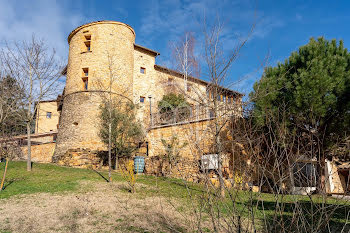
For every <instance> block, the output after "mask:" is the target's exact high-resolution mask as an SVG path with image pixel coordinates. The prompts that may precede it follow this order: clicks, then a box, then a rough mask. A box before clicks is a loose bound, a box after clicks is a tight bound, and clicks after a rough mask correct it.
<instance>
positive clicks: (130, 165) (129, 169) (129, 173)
mask: <svg viewBox="0 0 350 233" xmlns="http://www.w3.org/2000/svg"><path fill="white" fill-rule="evenodd" d="M120 171H121V173H122V175H123V177H124V179H125V180H126V182H128V184H129V186H130V192H132V193H135V192H136V180H137V174H136V173H135V171H134V161H132V160H129V161H127V163H126V164H124V166H121V169H120Z"/></svg>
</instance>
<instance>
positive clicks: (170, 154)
mask: <svg viewBox="0 0 350 233" xmlns="http://www.w3.org/2000/svg"><path fill="white" fill-rule="evenodd" d="M161 141H162V144H163V147H164V150H165V155H164V156H165V158H166V160H167V161H168V162H169V175H170V176H171V173H172V168H173V166H175V164H176V163H177V161H178V160H179V159H180V151H181V150H182V149H183V148H184V147H186V146H187V145H188V143H187V142H183V143H180V140H179V139H178V137H177V136H176V135H172V136H171V138H170V140H169V141H167V140H165V139H164V138H162V139H161Z"/></svg>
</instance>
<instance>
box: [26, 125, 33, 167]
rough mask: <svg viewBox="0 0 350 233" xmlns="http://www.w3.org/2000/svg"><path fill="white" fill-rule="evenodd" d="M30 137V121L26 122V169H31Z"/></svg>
mask: <svg viewBox="0 0 350 233" xmlns="http://www.w3.org/2000/svg"><path fill="white" fill-rule="evenodd" d="M31 144H32V143H31V139H30V122H29V121H28V122H27V152H28V153H27V171H31V170H32V151H31V146H32V145H31Z"/></svg>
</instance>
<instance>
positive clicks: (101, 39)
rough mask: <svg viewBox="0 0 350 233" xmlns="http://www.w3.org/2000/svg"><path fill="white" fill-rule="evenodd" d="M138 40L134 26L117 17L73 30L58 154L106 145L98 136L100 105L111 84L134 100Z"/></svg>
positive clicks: (56, 152) (69, 41)
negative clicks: (136, 45) (69, 150)
mask: <svg viewBox="0 0 350 233" xmlns="http://www.w3.org/2000/svg"><path fill="white" fill-rule="evenodd" d="M86 38H89V39H86ZM86 42H89V43H90V50H87V47H86ZM134 42H135V32H134V30H133V29H132V28H131V27H130V26H128V25H126V24H123V23H120V22H114V21H100V22H93V23H89V24H85V25H82V26H80V27H78V28H77V29H75V30H74V31H73V32H71V34H70V35H69V37H68V43H69V56H68V65H67V79H66V86H65V90H64V96H63V107H62V112H61V117H60V125H59V130H58V136H57V147H56V150H55V157H60V156H62V155H63V154H64V153H66V151H68V149H77V148H90V149H92V150H97V149H99V150H100V149H102V148H103V146H104V145H103V143H102V142H101V140H100V138H99V136H98V132H99V113H100V105H101V103H102V102H103V101H102V100H103V98H105V97H106V98H107V96H106V95H107V92H106V91H109V90H110V87H111V91H112V93H115V95H116V96H119V97H120V98H121V101H124V102H126V101H132V98H133V69H134ZM86 70H87V71H86ZM84 80H85V81H86V80H88V82H87V83H88V87H87V89H86V88H85V86H84ZM110 81H112V84H111V85H110Z"/></svg>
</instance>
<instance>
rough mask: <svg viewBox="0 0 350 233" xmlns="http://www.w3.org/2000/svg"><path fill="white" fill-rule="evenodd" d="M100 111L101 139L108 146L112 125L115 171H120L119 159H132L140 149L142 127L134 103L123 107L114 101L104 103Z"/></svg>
mask: <svg viewBox="0 0 350 233" xmlns="http://www.w3.org/2000/svg"><path fill="white" fill-rule="evenodd" d="M100 109H101V113H100V119H101V127H100V138H101V139H102V141H103V142H104V143H105V144H106V145H108V143H109V124H110V123H111V135H110V136H111V149H112V151H113V157H114V158H115V159H116V163H115V169H118V158H120V157H130V156H131V155H132V153H133V152H134V151H135V150H136V149H137V148H138V143H139V142H141V141H142V137H143V131H142V127H141V125H140V123H139V122H137V121H136V119H135V112H134V110H135V105H134V104H132V103H128V104H125V106H123V107H121V106H119V104H117V103H116V102H115V101H112V102H111V103H103V104H102V105H101V106H100Z"/></svg>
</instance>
